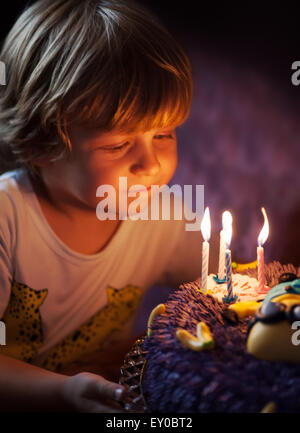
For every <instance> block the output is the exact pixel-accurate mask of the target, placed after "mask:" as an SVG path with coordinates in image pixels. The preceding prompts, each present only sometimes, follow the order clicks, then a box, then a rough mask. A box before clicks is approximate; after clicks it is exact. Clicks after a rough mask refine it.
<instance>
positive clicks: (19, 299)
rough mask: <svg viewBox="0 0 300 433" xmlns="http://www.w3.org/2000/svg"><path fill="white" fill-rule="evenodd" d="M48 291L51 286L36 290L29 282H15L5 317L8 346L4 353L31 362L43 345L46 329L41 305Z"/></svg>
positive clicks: (4, 348) (1, 351) (3, 349)
mask: <svg viewBox="0 0 300 433" xmlns="http://www.w3.org/2000/svg"><path fill="white" fill-rule="evenodd" d="M47 294H48V290H47V289H42V290H39V291H36V290H33V289H31V288H30V287H28V286H27V285H26V284H22V283H18V282H16V281H13V283H12V286H11V295H10V300H9V304H8V306H7V308H6V310H5V313H4V315H3V318H2V319H1V320H2V321H3V322H4V323H5V328H6V345H5V346H0V353H1V354H2V355H7V356H11V357H12V358H15V359H19V360H21V361H25V362H31V361H33V359H34V358H35V356H36V355H37V352H38V350H39V349H40V347H41V346H42V344H43V329H42V322H41V315H40V311H39V307H40V306H41V305H42V303H43V302H44V300H45V298H46V296H47Z"/></svg>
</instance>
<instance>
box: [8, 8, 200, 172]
mask: <svg viewBox="0 0 300 433" xmlns="http://www.w3.org/2000/svg"><path fill="white" fill-rule="evenodd" d="M0 60H2V61H3V62H4V63H5V65H6V75H7V85H6V86H1V87H0V149H2V155H3V154H4V152H5V151H6V149H7V146H9V148H10V153H7V152H6V156H5V158H6V159H7V161H8V160H10V162H11V165H12V166H15V167H18V166H24V165H25V166H26V167H27V168H29V169H30V170H31V171H32V172H36V170H35V168H36V167H35V164H34V161H35V160H36V159H39V158H42V159H45V157H46V158H48V159H49V160H50V161H55V160H58V159H61V158H63V157H65V156H66V155H67V154H68V153H69V152H70V151H71V148H72V146H71V142H70V138H69V135H68V125H69V124H71V123H79V124H82V125H85V126H87V127H92V128H99V129H102V130H105V131H110V130H112V129H114V128H117V129H118V130H120V131H127V132H133V131H138V130H145V131H146V130H149V129H152V128H160V127H165V126H167V125H174V126H176V125H179V124H182V123H183V122H184V121H185V120H186V118H187V116H188V114H189V110H190V104H191V98H192V75H191V66H190V62H189V59H188V57H187V56H186V54H185V53H184V51H183V50H182V48H181V47H180V46H179V45H178V43H177V42H176V41H175V40H174V39H173V38H172V36H171V35H170V34H169V33H168V32H167V30H166V29H165V28H164V27H163V26H162V25H161V24H160V22H159V21H158V20H157V18H155V17H154V16H153V15H152V14H151V13H150V12H149V11H148V10H147V9H145V8H144V7H141V6H140V5H138V4H137V3H135V2H134V1H129V0H85V1H82V0H39V1H38V2H36V3H35V4H33V5H32V6H30V7H27V8H26V9H25V10H24V12H23V13H22V14H21V15H20V17H19V18H18V20H17V21H16V23H15V24H14V26H13V27H12V29H11V31H10V32H9V34H8V35H7V37H6V39H5V41H4V43H3V47H2V51H1V53H0ZM9 154H10V156H9ZM8 162H9V161H8Z"/></svg>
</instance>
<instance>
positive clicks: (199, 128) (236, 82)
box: [0, 0, 300, 265]
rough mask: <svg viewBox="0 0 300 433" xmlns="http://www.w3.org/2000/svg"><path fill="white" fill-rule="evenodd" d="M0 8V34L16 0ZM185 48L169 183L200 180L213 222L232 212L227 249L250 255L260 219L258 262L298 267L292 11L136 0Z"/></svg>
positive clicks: (298, 154)
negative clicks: (185, 94) (187, 74)
mask: <svg viewBox="0 0 300 433" xmlns="http://www.w3.org/2000/svg"><path fill="white" fill-rule="evenodd" d="M31 3H32V2H30V1H28V2H21V1H10V2H9V4H10V10H9V9H7V8H6V9H5V10H2V12H1V34H0V37H1V39H2V38H3V37H4V36H5V35H6V33H7V32H8V30H9V29H10V27H11V25H12V24H13V22H14V20H15V18H16V16H17V15H18V14H19V12H20V11H21V10H22V9H23V6H24V5H25V4H31ZM141 3H142V4H144V5H145V6H147V7H148V8H149V9H150V10H151V11H153V12H154V13H156V15H157V16H158V17H159V18H160V20H161V21H162V22H163V24H164V25H165V26H166V27H167V28H168V30H169V31H170V32H171V33H172V34H173V36H174V37H175V39H177V41H178V42H179V43H180V44H181V45H182V46H183V48H184V49H185V50H186V52H187V53H188V55H189V57H190V59H191V63H192V67H193V77H194V86H195V89H194V100H193V105H192V108H191V115H190V118H189V119H188V121H187V122H186V123H185V124H184V125H183V126H182V127H180V128H179V130H178V139H179V144H178V149H179V157H180V159H179V164H178V169H177V171H176V173H175V176H174V178H173V180H172V182H171V183H179V184H194V185H195V184H204V185H205V204H206V205H209V206H210V209H211V214H212V220H213V221H212V223H213V227H214V228H215V229H218V230H219V229H220V222H221V214H222V211H223V210H225V209H229V210H231V211H232V214H233V218H234V234H233V240H232V251H233V256H234V258H235V259H236V260H239V261H242V262H247V261H251V260H254V259H255V255H256V240H257V236H258V233H259V231H260V228H261V226H262V223H263V219H262V215H261V212H260V207H261V206H265V208H266V210H267V213H268V216H269V220H270V236H269V239H268V241H267V242H266V244H265V254H266V260H267V261H269V260H280V261H281V262H283V263H289V262H292V263H294V264H295V265H300V249H299V246H298V245H299V244H300V230H299V223H300V193H299V191H300V175H299V162H300V126H299V125H300V121H299V120H300V117H299V114H300V86H293V85H292V84H291V74H292V71H291V64H292V63H293V62H294V61H295V60H300V48H299V47H300V45H299V42H300V30H298V29H299V22H297V20H298V17H299V14H298V12H299V10H298V9H299V8H297V6H296V5H295V4H294V3H291V2H280V3H279V4H278V3H274V2H273V3H272V2H265V3H262V2H238V3H233V2H220V3H215V2H209V4H207V3H206V2H198V1H184V2H174V1H170V0H164V1H154V0H151V1H150V0H141Z"/></svg>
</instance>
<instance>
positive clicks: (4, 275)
mask: <svg viewBox="0 0 300 433" xmlns="http://www.w3.org/2000/svg"><path fill="white" fill-rule="evenodd" d="M14 221H15V212H14V205H13V203H12V201H11V199H10V198H9V196H8V195H7V193H6V192H5V191H0V319H1V317H3V314H4V312H5V310H6V307H7V305H8V302H9V297H10V291H11V285H12V281H13V259H12V257H13V250H14V244H15V224H14Z"/></svg>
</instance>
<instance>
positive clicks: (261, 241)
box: [257, 207, 269, 247]
mask: <svg viewBox="0 0 300 433" xmlns="http://www.w3.org/2000/svg"><path fill="white" fill-rule="evenodd" d="M261 211H262V213H263V216H264V220H265V221H264V225H263V228H262V230H261V232H260V234H259V236H258V239H257V243H258V245H259V246H260V247H261V246H262V245H263V244H264V243H265V242H266V240H267V239H268V236H269V221H268V217H267V214H266V211H265V208H264V207H262V208H261Z"/></svg>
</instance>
